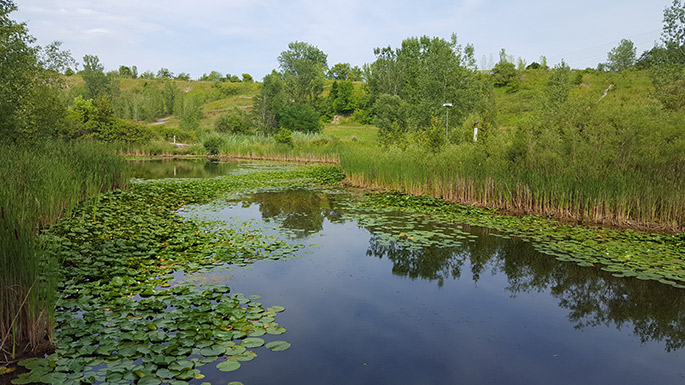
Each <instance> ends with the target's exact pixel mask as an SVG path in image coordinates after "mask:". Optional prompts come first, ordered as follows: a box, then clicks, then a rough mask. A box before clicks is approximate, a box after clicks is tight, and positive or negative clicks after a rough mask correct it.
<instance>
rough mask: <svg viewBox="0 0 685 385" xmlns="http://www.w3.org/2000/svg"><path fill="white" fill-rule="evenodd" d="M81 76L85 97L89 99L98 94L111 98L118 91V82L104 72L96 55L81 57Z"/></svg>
mask: <svg viewBox="0 0 685 385" xmlns="http://www.w3.org/2000/svg"><path fill="white" fill-rule="evenodd" d="M81 76H82V77H83V81H85V82H86V97H87V98H89V99H95V98H97V97H99V96H107V97H110V98H112V97H114V96H116V95H117V94H118V93H119V82H118V81H117V80H116V78H115V77H114V76H112V75H106V74H105V67H104V66H103V65H102V63H100V59H99V58H98V57H97V55H85V56H84V57H83V70H81Z"/></svg>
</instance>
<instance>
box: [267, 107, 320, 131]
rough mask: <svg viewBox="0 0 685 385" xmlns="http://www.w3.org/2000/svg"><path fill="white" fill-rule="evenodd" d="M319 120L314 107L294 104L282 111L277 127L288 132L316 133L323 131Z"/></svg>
mask: <svg viewBox="0 0 685 385" xmlns="http://www.w3.org/2000/svg"><path fill="white" fill-rule="evenodd" d="M319 119H320V116H319V113H318V112H317V111H316V108H314V106H311V105H309V104H299V103H295V104H291V105H288V106H286V107H284V108H283V109H282V111H281V118H280V120H279V122H278V125H279V126H280V127H282V128H285V129H287V130H290V131H300V132H306V133H317V132H321V130H322V129H323V125H322V124H321V122H320V120H319Z"/></svg>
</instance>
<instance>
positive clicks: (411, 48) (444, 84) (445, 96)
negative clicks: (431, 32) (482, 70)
mask: <svg viewBox="0 0 685 385" xmlns="http://www.w3.org/2000/svg"><path fill="white" fill-rule="evenodd" d="M374 52H375V53H376V55H377V60H376V61H375V62H374V63H372V64H371V65H370V66H369V67H368V69H369V70H368V71H367V79H368V84H369V88H370V90H371V96H372V99H375V98H377V97H378V96H379V95H382V94H387V95H398V96H399V97H400V98H401V99H402V100H403V101H404V102H406V103H407V106H408V112H409V115H408V119H409V123H408V126H409V127H411V129H413V130H424V129H426V128H428V127H430V122H431V119H432V118H433V117H441V116H442V115H443V114H444V107H442V105H443V104H444V103H445V102H450V103H452V104H453V105H454V107H453V108H452V109H451V110H450V122H451V124H453V123H452V122H460V121H461V120H462V119H463V118H464V117H465V116H466V115H467V114H468V113H469V112H471V111H472V110H473V109H474V108H476V107H477V106H478V104H479V103H481V101H482V99H483V87H484V84H483V83H481V82H480V81H479V80H478V77H477V74H476V72H475V60H474V58H473V47H472V46H470V45H467V46H466V47H462V46H461V45H460V44H458V43H457V37H456V35H452V37H451V39H450V41H445V40H443V39H440V38H436V37H434V38H430V37H427V36H422V37H420V38H416V37H414V38H409V39H405V40H404V41H403V42H402V46H401V47H400V48H398V49H396V50H394V51H393V50H392V49H391V48H390V47H388V48H384V49H376V50H375V51H374Z"/></svg>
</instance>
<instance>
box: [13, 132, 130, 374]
mask: <svg viewBox="0 0 685 385" xmlns="http://www.w3.org/2000/svg"><path fill="white" fill-rule="evenodd" d="M123 167H124V164H123V160H122V159H120V158H119V157H118V156H116V155H114V153H113V152H112V151H111V150H107V148H106V147H104V146H103V145H98V144H95V143H64V142H58V143H41V144H35V145H32V146H18V145H0V180H2V183H1V184H0V343H1V345H0V360H4V361H8V360H11V359H13V358H14V357H16V356H18V355H21V354H24V353H27V352H31V351H33V352H36V351H38V350H40V349H43V348H45V347H46V346H47V345H50V343H51V330H50V322H51V318H52V305H53V303H54V296H55V292H56V283H57V278H56V272H55V264H56V262H57V261H54V260H53V259H52V258H51V255H50V247H51V246H50V242H49V241H48V240H47V239H45V238H44V237H41V236H40V234H41V229H44V228H46V227H48V226H50V224H52V223H54V222H55V221H56V220H57V219H59V218H60V217H61V216H63V215H68V214H69V210H70V209H71V208H72V207H74V205H75V204H76V203H77V202H79V201H80V200H82V199H84V198H85V197H87V196H90V195H93V194H97V193H99V192H102V191H107V190H111V189H114V188H120V187H123V186H125V185H126V179H125V177H124V175H123V170H124V168H123Z"/></svg>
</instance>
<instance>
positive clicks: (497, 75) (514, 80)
mask: <svg viewBox="0 0 685 385" xmlns="http://www.w3.org/2000/svg"><path fill="white" fill-rule="evenodd" d="M503 51H504V50H503ZM492 81H493V83H494V85H495V87H505V88H506V89H507V91H509V92H516V91H518V86H519V80H518V76H517V71H516V66H515V65H514V63H511V62H508V61H506V60H504V61H502V60H500V61H499V62H498V63H497V64H495V66H494V67H493V68H492Z"/></svg>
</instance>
